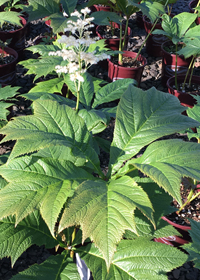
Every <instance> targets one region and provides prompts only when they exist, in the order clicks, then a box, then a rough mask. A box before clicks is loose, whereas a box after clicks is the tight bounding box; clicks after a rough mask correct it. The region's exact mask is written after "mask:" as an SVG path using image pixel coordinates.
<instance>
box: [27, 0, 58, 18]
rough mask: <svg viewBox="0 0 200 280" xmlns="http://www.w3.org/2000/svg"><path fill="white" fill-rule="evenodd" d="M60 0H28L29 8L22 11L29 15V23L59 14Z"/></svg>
mask: <svg viewBox="0 0 200 280" xmlns="http://www.w3.org/2000/svg"><path fill="white" fill-rule="evenodd" d="M59 3H60V0H29V6H28V7H27V8H25V9H24V10H25V11H26V12H27V13H28V14H29V21H33V20H38V19H40V18H44V17H47V16H50V15H52V14H54V13H59V11H60V7H59Z"/></svg>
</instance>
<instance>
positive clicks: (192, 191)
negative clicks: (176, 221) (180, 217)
mask: <svg viewBox="0 0 200 280" xmlns="http://www.w3.org/2000/svg"><path fill="white" fill-rule="evenodd" d="M193 194H194V189H191V190H190V193H189V195H188V197H187V200H186V202H185V203H184V204H183V205H182V206H181V207H180V208H179V210H178V211H177V212H176V213H177V214H179V213H180V212H181V210H183V208H184V207H185V206H186V205H187V204H188V202H189V201H192V200H193V199H192V200H191V198H192V196H193Z"/></svg>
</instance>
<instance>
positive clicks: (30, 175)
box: [0, 156, 93, 234]
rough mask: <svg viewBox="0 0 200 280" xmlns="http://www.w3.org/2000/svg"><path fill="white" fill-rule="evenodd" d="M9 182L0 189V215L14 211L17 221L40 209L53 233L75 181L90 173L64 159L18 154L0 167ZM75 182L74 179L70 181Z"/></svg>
mask: <svg viewBox="0 0 200 280" xmlns="http://www.w3.org/2000/svg"><path fill="white" fill-rule="evenodd" d="M0 174H1V176H2V177H3V178H4V179H5V180H6V181H7V182H8V184H7V185H6V186H5V187H4V188H2V189H1V190H0V193H1V194H0V203H1V208H0V217H1V218H3V217H7V216H9V215H14V214H16V224H17V223H19V222H20V221H21V220H22V219H23V218H24V217H26V216H27V215H28V214H29V213H31V212H33V211H34V210H35V209H40V212H41V214H42V217H43V218H44V220H45V221H46V223H47V225H48V227H49V228H50V231H51V233H52V234H54V226H55V223H56V221H57V218H58V215H59V213H60V211H61V209H62V207H63V204H64V203H65V202H66V200H67V198H68V197H70V196H72V195H73V193H74V189H75V188H76V186H77V184H78V183H76V182H74V180H76V181H77V182H82V181H84V180H86V179H87V178H90V179H91V180H92V179H93V176H92V175H90V174H88V173H87V172H86V171H84V170H82V169H81V168H78V167H76V166H74V165H73V164H72V163H70V162H67V161H59V160H53V159H48V158H43V159H38V158H37V157H33V158H32V157H28V156H26V157H21V158H17V159H13V160H10V161H8V162H7V163H6V164H4V165H1V167H0ZM73 182H74V183H73Z"/></svg>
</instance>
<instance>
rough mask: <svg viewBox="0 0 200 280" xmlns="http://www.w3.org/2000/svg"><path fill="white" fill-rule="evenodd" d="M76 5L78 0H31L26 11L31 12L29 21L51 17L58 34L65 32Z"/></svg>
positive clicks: (52, 25) (55, 31) (54, 31)
mask: <svg viewBox="0 0 200 280" xmlns="http://www.w3.org/2000/svg"><path fill="white" fill-rule="evenodd" d="M76 7H77V0H30V1H29V6H28V7H26V8H25V9H24V11H26V12H27V13H28V14H29V21H33V20H38V19H40V18H44V19H45V20H49V19H50V20H51V27H52V29H53V33H55V34H57V33H59V32H63V30H64V28H65V27H66V24H67V22H68V20H70V17H69V15H70V14H71V13H73V12H74V10H75V8H76Z"/></svg>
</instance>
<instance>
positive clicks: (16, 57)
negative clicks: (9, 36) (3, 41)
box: [0, 47, 18, 67]
mask: <svg viewBox="0 0 200 280" xmlns="http://www.w3.org/2000/svg"><path fill="white" fill-rule="evenodd" d="M0 50H2V48H1V47H0ZM4 51H5V53H8V54H11V55H13V56H14V58H15V59H14V60H13V61H11V62H10V63H7V64H5V65H0V67H3V66H6V65H11V64H12V63H15V62H16V61H17V60H18V53H17V52H16V51H15V50H14V49H12V48H9V47H5V48H4Z"/></svg>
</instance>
